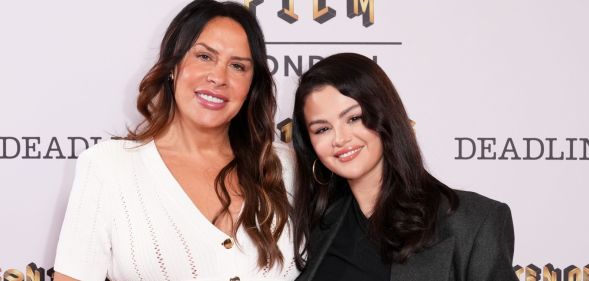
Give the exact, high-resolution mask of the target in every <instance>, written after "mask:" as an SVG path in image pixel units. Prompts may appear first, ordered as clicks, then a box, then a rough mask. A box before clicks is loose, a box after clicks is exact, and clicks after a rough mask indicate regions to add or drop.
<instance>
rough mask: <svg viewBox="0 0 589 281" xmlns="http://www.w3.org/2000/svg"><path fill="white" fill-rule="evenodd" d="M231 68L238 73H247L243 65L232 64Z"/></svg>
mask: <svg viewBox="0 0 589 281" xmlns="http://www.w3.org/2000/svg"><path fill="white" fill-rule="evenodd" d="M231 67H233V69H235V70H237V71H245V66H244V65H243V64H239V63H232V64H231Z"/></svg>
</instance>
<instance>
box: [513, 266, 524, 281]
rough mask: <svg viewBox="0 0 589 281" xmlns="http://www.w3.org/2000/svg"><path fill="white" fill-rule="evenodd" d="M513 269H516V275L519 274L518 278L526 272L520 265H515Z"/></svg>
mask: <svg viewBox="0 0 589 281" xmlns="http://www.w3.org/2000/svg"><path fill="white" fill-rule="evenodd" d="M513 271H515V275H516V276H517V279H518V280H519V279H520V277H521V276H522V274H524V269H523V268H522V267H521V266H519V265H516V266H514V267H513Z"/></svg>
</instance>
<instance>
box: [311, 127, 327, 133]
mask: <svg viewBox="0 0 589 281" xmlns="http://www.w3.org/2000/svg"><path fill="white" fill-rule="evenodd" d="M328 130H329V128H327V127H321V128H319V129H316V130H313V134H315V135H320V134H323V133H325V132H327V131H328Z"/></svg>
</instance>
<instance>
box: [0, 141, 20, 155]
mask: <svg viewBox="0 0 589 281" xmlns="http://www.w3.org/2000/svg"><path fill="white" fill-rule="evenodd" d="M9 140H11V141H13V142H14V144H15V147H16V151H15V152H14V154H13V155H8V150H7V148H6V146H7V145H6V143H7V142H8V141H9ZM0 142H2V151H1V152H2V153H0V159H14V158H16V157H18V155H19V154H20V142H19V141H18V139H17V138H13V137H0Z"/></svg>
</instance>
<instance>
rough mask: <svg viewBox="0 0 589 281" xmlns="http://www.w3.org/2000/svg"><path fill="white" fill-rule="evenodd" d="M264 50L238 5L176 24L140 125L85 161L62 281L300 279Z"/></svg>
mask: <svg viewBox="0 0 589 281" xmlns="http://www.w3.org/2000/svg"><path fill="white" fill-rule="evenodd" d="M264 44H265V41H264V37H263V35H262V32H261V29H260V27H259V25H258V23H257V21H256V19H255V18H254V17H253V16H252V15H251V14H250V13H249V12H248V10H247V9H246V8H245V7H243V6H241V5H240V4H236V3H232V2H223V3H219V2H216V1H213V0H196V1H193V2H191V3H190V4H188V6H186V7H185V8H184V9H183V10H182V11H181V12H180V13H179V14H178V15H177V16H176V17H175V18H174V20H173V21H172V23H171V24H170V26H169V27H168V29H167V31H166V33H165V35H164V38H163V41H162V44H161V50H160V56H159V60H158V61H157V63H156V64H155V65H154V66H153V67H152V68H151V70H150V71H149V72H148V73H147V74H146V75H145V77H144V78H143V81H142V82H141V84H140V86H139V92H140V94H139V97H138V102H137V108H138V109H139V111H140V112H141V114H142V115H143V116H144V117H145V121H144V122H143V123H141V124H140V125H139V126H138V127H137V128H136V129H135V130H132V131H130V133H129V135H128V136H127V137H126V138H125V139H124V140H112V141H106V142H103V143H100V144H98V145H96V146H94V147H92V148H90V149H89V150H87V151H85V152H84V153H82V155H81V156H80V158H79V159H78V162H77V167H76V177H75V181H74V185H73V188H72V191H71V194H70V200H69V203H68V208H67V212H66V216H65V219H64V222H63V226H62V230H61V235H60V239H59V244H58V249H57V256H56V260H55V271H56V274H55V280H57V281H63V280H84V281H86V280H100V281H102V280H105V278H108V279H110V280H112V281H115V280H293V279H294V278H295V277H296V276H297V275H298V273H299V272H298V271H297V269H296V266H295V265H294V260H293V252H294V251H293V246H292V241H291V239H290V227H289V225H288V214H289V208H290V207H289V203H288V198H287V190H286V188H285V187H287V188H290V186H291V183H290V178H289V177H288V176H289V175H290V171H289V170H290V169H291V164H290V162H289V161H290V160H289V159H290V158H289V157H288V156H289V155H288V151H287V150H285V149H281V148H277V147H276V146H275V145H273V140H274V123H273V117H274V113H275V110H276V101H275V96H274V83H273V80H272V76H271V74H270V71H269V70H268V66H267V62H266V49H265V45H264ZM281 159H282V160H283V161H281ZM283 173H284V174H285V175H286V176H287V178H284V180H283Z"/></svg>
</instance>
